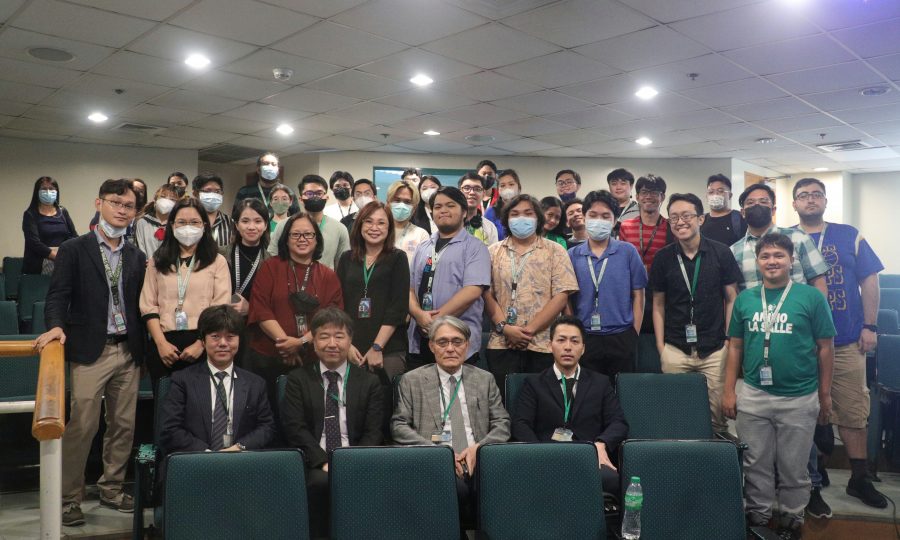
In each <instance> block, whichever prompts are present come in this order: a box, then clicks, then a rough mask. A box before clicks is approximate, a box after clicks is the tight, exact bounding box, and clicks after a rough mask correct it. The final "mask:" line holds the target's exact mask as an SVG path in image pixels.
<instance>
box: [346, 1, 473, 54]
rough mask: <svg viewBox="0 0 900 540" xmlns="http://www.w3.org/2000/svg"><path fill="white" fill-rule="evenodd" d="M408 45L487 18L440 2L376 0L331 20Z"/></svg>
mask: <svg viewBox="0 0 900 540" xmlns="http://www.w3.org/2000/svg"><path fill="white" fill-rule="evenodd" d="M331 20H332V21H334V22H336V23H339V24H346V25H347V26H351V27H353V28H358V29H360V30H363V31H364V32H369V33H371V34H375V35H378V36H382V37H386V38H390V39H394V40H397V41H401V42H403V43H407V44H409V45H421V44H422V43H425V42H427V41H433V40H435V39H440V38H442V37H445V36H449V35H452V34H455V33H457V32H462V31H463V30H468V29H469V28H473V27H475V26H478V25H481V24H484V23H486V22H488V21H487V19H485V18H483V17H479V16H478V15H475V14H474V13H471V12H469V11H465V10H462V9H460V8H457V7H454V6H451V5H449V4H445V3H441V2H431V3H429V4H428V5H427V7H426V6H423V5H422V2H421V0H374V1H372V2H366V3H365V4H363V5H361V6H358V7H355V8H353V9H349V10H347V11H345V12H343V13H341V14H340V15H337V16H335V17H334V18H332V19H331Z"/></svg>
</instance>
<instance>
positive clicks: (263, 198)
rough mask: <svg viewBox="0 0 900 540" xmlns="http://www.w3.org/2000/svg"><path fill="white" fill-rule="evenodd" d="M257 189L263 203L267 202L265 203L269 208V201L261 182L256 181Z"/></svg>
mask: <svg viewBox="0 0 900 540" xmlns="http://www.w3.org/2000/svg"><path fill="white" fill-rule="evenodd" d="M256 189H258V190H259V196H260V197H261V198H262V202H263V204H265V205H266V208H268V207H269V201H268V200H267V199H266V193H265V192H264V191H263V188H262V186H261V185H259V182H257V183H256Z"/></svg>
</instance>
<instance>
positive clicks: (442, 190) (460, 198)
mask: <svg viewBox="0 0 900 540" xmlns="http://www.w3.org/2000/svg"><path fill="white" fill-rule="evenodd" d="M438 195H444V196H445V197H450V198H451V199H453V202H455V203H456V204H458V205H459V206H461V207H462V209H463V212H465V210H466V208H468V206H469V202H468V201H467V200H466V196H465V195H463V192H462V191H460V190H459V188H457V187H453V186H441V187H439V188H438V190H437V191H436V192H435V194H434V195H432V196H431V200H430V201H428V208H431V209H432V210H434V200H435V199H437V196H438Z"/></svg>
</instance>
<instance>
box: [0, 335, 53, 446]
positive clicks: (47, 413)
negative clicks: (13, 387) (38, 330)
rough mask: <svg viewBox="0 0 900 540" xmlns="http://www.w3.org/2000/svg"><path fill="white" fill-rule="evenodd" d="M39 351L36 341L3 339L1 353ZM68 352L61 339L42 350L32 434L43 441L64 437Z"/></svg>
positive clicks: (16, 353) (2, 354) (12, 354)
mask: <svg viewBox="0 0 900 540" xmlns="http://www.w3.org/2000/svg"><path fill="white" fill-rule="evenodd" d="M33 354H35V350H34V342H33V341H0V356H24V355H33ZM65 395H66V372H65V352H64V349H63V346H62V345H61V344H60V343H59V341H52V342H50V344H48V345H47V346H46V347H44V350H42V351H41V363H40V368H39V371H38V380H37V395H36V396H35V400H34V417H33V418H32V421H31V434H32V435H33V436H34V438H35V439H37V440H39V441H49V440H52V439H59V438H61V437H62V434H63V431H65V428H66V404H65Z"/></svg>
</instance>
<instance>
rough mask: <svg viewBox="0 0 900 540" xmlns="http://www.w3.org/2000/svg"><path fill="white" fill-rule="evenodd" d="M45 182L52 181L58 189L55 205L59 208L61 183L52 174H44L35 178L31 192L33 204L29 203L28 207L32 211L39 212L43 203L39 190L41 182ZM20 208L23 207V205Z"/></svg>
mask: <svg viewBox="0 0 900 540" xmlns="http://www.w3.org/2000/svg"><path fill="white" fill-rule="evenodd" d="M44 182H50V184H52V185H53V189H55V190H56V202H54V203H53V206H55V207H56V208H59V196H60V193H59V183H58V182H57V181H56V180H54V179H53V178H52V177H50V176H42V177H40V178H38V179H37V180H35V182H34V191H32V192H31V204H29V205H28V209H29V210H31V211H32V212H37V209H38V206H39V205H40V204H41V198H40V196H39V195H38V192H39V191H40V190H41V184H43V183H44ZM19 208H21V206H20V207H19Z"/></svg>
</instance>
